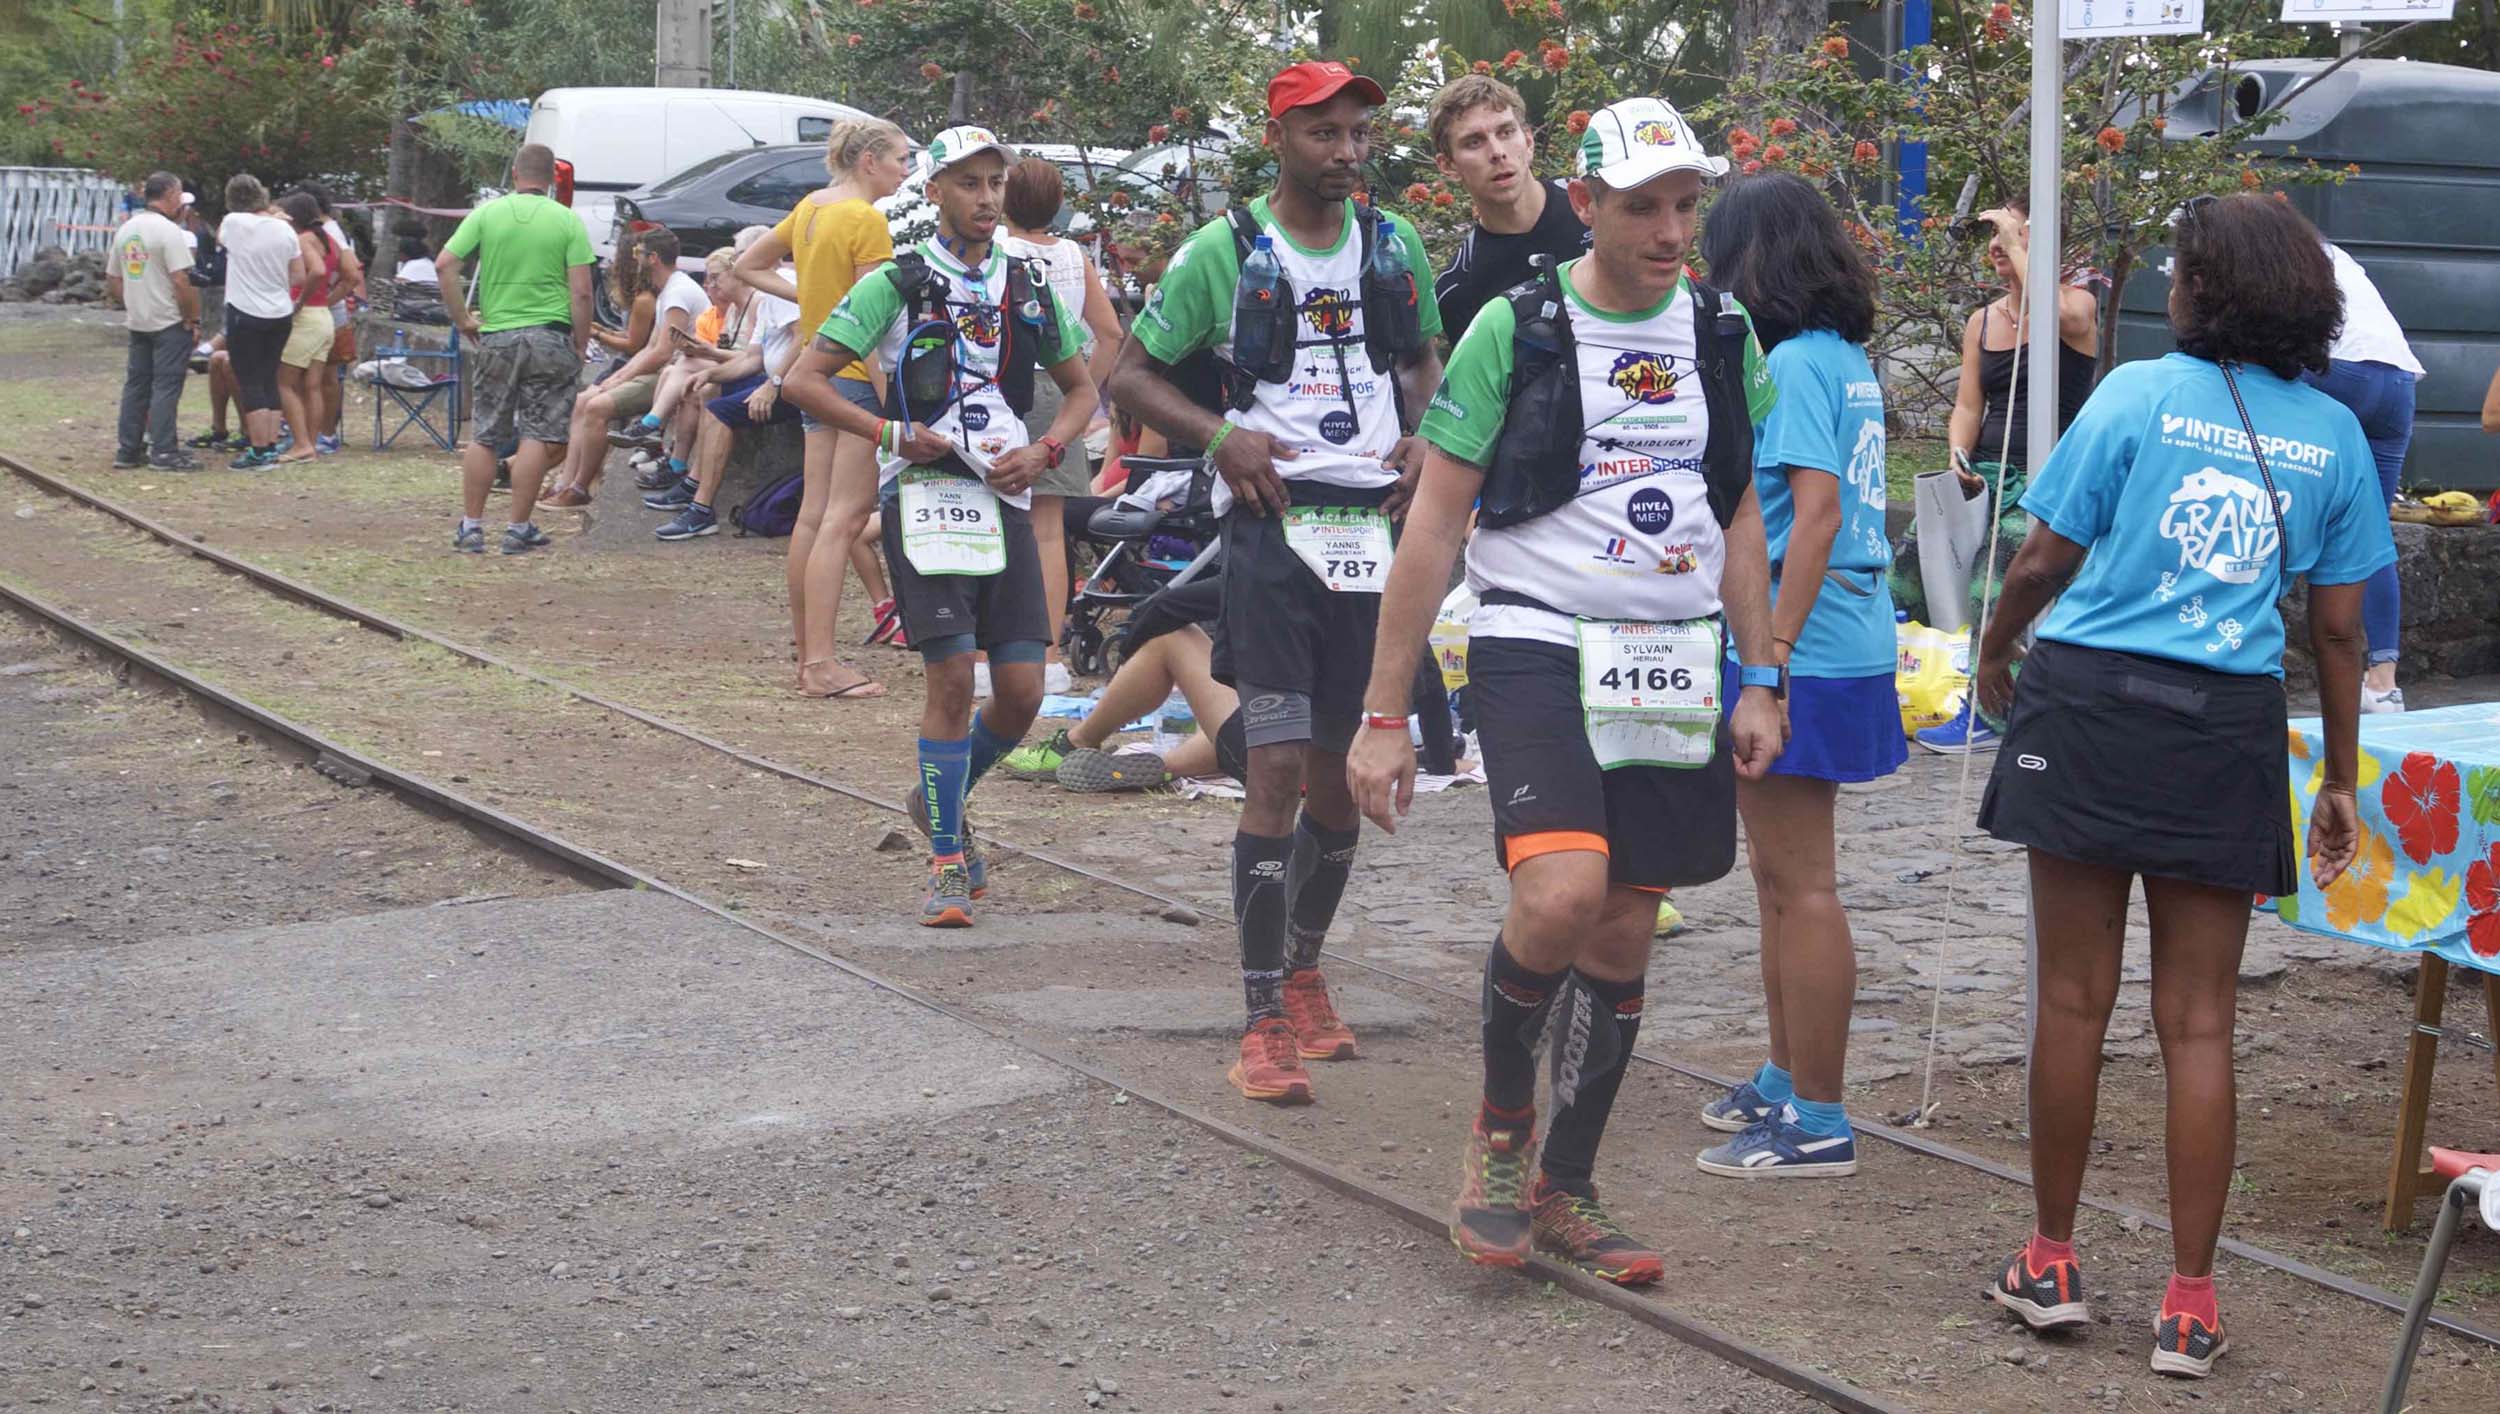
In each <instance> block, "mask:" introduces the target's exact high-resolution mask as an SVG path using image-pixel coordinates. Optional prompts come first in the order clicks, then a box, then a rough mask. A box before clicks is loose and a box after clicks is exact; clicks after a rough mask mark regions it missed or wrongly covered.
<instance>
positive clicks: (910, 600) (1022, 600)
mask: <svg viewBox="0 0 2500 1414" xmlns="http://www.w3.org/2000/svg"><path fill="white" fill-rule="evenodd" d="M898 505H899V501H898V499H897V498H896V497H894V496H890V495H889V496H887V497H886V498H885V499H884V500H883V501H881V502H880V503H879V504H878V507H877V509H878V516H877V521H878V527H877V538H878V540H879V541H880V542H881V543H882V544H883V546H884V548H885V572H886V573H887V574H888V575H890V576H891V577H892V578H893V580H894V604H895V607H896V608H897V609H898V610H899V611H900V612H901V613H902V615H903V628H904V630H905V631H906V632H907V633H909V634H910V635H911V641H912V643H913V644H914V645H915V646H917V645H920V644H928V643H935V642H936V641H937V640H939V639H942V638H954V637H958V636H960V635H963V634H970V635H972V640H973V643H974V645H975V646H977V647H979V648H982V649H985V650H987V649H995V648H997V647H998V646H999V645H1000V644H1002V643H1016V642H1031V643H1048V642H1049V641H1050V613H1049V608H1048V605H1047V603H1046V602H1045V600H1044V596H1043V591H1042V557H1041V555H1040V553H1039V552H1038V551H1037V550H1035V548H1034V545H1033V521H1032V518H1031V517H1030V516H1028V515H1027V514H1025V512H1024V511H1022V510H1020V509H1018V508H1017V507H1015V506H1011V505H1008V504H1007V503H1006V502H1005V501H1004V500H1001V501H1000V502H999V503H998V516H999V528H1000V531H1001V533H1002V534H1004V535H1005V537H1006V541H1007V567H1006V568H1005V569H1003V570H1000V571H999V572H998V573H996V574H930V575H924V574H922V573H920V572H919V571H918V570H915V569H913V568H912V565H911V557H910V556H908V555H905V554H904V553H903V517H902V515H901V513H900V512H899V511H898V509H897V507H898Z"/></svg>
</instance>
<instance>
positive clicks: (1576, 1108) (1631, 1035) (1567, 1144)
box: [1543, 972, 1648, 1195]
mask: <svg viewBox="0 0 2500 1414" xmlns="http://www.w3.org/2000/svg"><path fill="white" fill-rule="evenodd" d="M1647 987H1648V979H1647V978H1646V977H1635V978H1633V979H1632V980H1631V981H1629V982H1608V981H1603V980H1601V979H1599V978H1595V977H1591V976H1589V975H1588V974H1586V973H1583V972H1574V973H1572V975H1571V997H1570V1001H1569V1002H1567V1003H1566V1004H1565V1005H1566V1006H1568V1007H1569V1008H1570V1010H1569V1011H1567V1012H1565V1014H1564V1015H1563V1016H1562V1017H1560V1018H1558V1024H1557V1025H1556V1026H1555V1028H1554V1121H1553V1124H1552V1125H1551V1126H1549V1127H1548V1129H1547V1130H1546V1134H1545V1157H1544V1161H1543V1168H1544V1171H1545V1177H1546V1180H1547V1181H1548V1182H1550V1183H1552V1184H1553V1185H1554V1186H1556V1187H1558V1188H1563V1189H1568V1190H1569V1191H1571V1192H1574V1193H1580V1194H1584V1195H1585V1194H1586V1193H1588V1192H1589V1191H1590V1174H1591V1173H1592V1171H1593V1170H1594V1169H1595V1168H1596V1166H1597V1141H1598V1140H1599V1139H1601V1138H1603V1137H1604V1135H1605V1133H1606V1117H1607V1116H1608V1115H1609V1114H1611V1113H1613V1111H1614V1107H1615V1092H1616V1091H1617V1090H1618V1089H1620V1088H1622V1085H1623V1071H1624V1067H1625V1066H1627V1065H1628V1064H1630V1062H1631V1060H1632V1043H1633V1042H1634V1041H1636V1040H1638V1039H1640V1034H1641V1002H1642V994H1643V993H1644V991H1645V990H1646V989H1647Z"/></svg>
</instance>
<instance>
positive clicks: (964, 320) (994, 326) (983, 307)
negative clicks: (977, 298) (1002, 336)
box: [955, 301, 999, 349]
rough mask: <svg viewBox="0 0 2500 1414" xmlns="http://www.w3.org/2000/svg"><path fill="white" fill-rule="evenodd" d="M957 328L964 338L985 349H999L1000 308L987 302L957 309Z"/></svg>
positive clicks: (959, 306)
mask: <svg viewBox="0 0 2500 1414" xmlns="http://www.w3.org/2000/svg"><path fill="white" fill-rule="evenodd" d="M955 327H956V328H957V329H959V330H961V331H962V332H963V336H964V337H965V338H967V339H970V340H971V341H972V342H974V343H976V344H979V345H980V346H981V347H983V348H985V349H994V348H997V347H998V332H999V314H998V306H996V305H994V304H990V303H987V302H986V301H982V302H975V303H972V304H963V305H957V306H956V307H955Z"/></svg>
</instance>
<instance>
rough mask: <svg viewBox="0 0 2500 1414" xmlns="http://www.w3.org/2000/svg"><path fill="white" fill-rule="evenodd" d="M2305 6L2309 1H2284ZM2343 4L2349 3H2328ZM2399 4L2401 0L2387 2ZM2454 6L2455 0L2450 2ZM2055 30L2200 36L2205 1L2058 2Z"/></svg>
mask: <svg viewBox="0 0 2500 1414" xmlns="http://www.w3.org/2000/svg"><path fill="white" fill-rule="evenodd" d="M2283 2H2284V3H2285V4H2287V5H2306V4H2309V3H2310V0H2283ZM2327 3H2329V4H2339V5H2340V4H2345V3H2348V0H2327ZM2386 3H2390V4H2396V3H2401V0H2386ZM2450 3H2454V0H2450ZM2057 27H2058V30H2059V32H2060V37H2062V38H2065V39H2107V38H2110V37H2111V36H2113V35H2122V34H2203V33H2204V32H2205V0H2058V7H2057Z"/></svg>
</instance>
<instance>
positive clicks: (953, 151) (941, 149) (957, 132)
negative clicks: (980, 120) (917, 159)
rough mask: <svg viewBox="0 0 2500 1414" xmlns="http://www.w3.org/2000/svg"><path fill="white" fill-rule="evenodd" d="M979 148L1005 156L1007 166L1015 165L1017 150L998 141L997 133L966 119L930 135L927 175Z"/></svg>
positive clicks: (981, 150)
mask: <svg viewBox="0 0 2500 1414" xmlns="http://www.w3.org/2000/svg"><path fill="white" fill-rule="evenodd" d="M981 152H995V153H997V154H998V155H999V156H1000V157H1003V158H1005V159H1006V160H1007V165H1008V166H1010V167H1013V166H1014V165H1016V158H1017V152H1016V150H1015V149H1014V148H1013V147H1010V146H1008V145H1007V144H1006V143H1003V142H1000V141H999V140H998V134H996V133H994V132H991V131H990V130H989V129H987V128H982V127H974V126H972V125H971V124H968V123H967V124H964V125H962V126H959V127H952V128H948V129H947V130H946V131H944V132H942V133H939V134H938V135H937V136H936V137H933V138H931V139H929V175H930V176H932V177H934V176H936V175H937V174H938V173H940V172H943V171H945V170H946V169H947V168H949V167H952V166H954V165H955V164H956V163H958V162H961V161H963V160H964V159H965V158H967V157H970V156H972V155H974V154H975V153H981Z"/></svg>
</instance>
